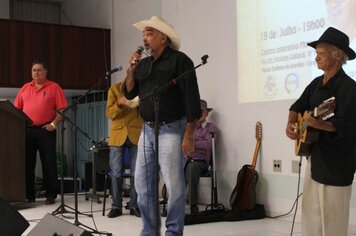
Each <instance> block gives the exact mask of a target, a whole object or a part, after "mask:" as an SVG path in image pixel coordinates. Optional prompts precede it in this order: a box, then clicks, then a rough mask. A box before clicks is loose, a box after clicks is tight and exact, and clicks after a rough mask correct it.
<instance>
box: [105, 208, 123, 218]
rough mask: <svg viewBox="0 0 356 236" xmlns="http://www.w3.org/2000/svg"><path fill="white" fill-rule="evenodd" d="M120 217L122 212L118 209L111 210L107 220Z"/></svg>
mask: <svg viewBox="0 0 356 236" xmlns="http://www.w3.org/2000/svg"><path fill="white" fill-rule="evenodd" d="M121 215H122V210H121V209H118V208H112V209H111V210H110V212H109V214H108V217H109V218H115V217H118V216H121Z"/></svg>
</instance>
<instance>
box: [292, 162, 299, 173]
mask: <svg viewBox="0 0 356 236" xmlns="http://www.w3.org/2000/svg"><path fill="white" fill-rule="evenodd" d="M292 173H297V174H298V173H299V161H296V160H293V161H292Z"/></svg>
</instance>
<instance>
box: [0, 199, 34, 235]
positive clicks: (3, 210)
mask: <svg viewBox="0 0 356 236" xmlns="http://www.w3.org/2000/svg"><path fill="white" fill-rule="evenodd" d="M28 226H30V224H29V223H28V222H27V220H26V219H25V218H24V217H23V216H22V215H21V214H20V213H19V212H18V211H17V210H15V209H14V208H13V207H12V206H11V205H10V204H8V203H7V202H6V201H5V200H4V199H2V198H1V197H0V235H21V234H22V233H23V232H24V231H25V230H26V229H27V228H28Z"/></svg>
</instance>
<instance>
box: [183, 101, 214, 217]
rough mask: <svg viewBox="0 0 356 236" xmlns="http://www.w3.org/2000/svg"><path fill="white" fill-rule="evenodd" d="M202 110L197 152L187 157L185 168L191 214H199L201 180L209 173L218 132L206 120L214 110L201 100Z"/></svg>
mask: <svg viewBox="0 0 356 236" xmlns="http://www.w3.org/2000/svg"><path fill="white" fill-rule="evenodd" d="M200 108H201V111H202V116H201V117H200V118H199V120H198V121H197V128H196V130H195V137H194V142H195V150H194V152H192V153H191V154H189V155H188V156H187V157H186V158H187V161H186V164H185V168H184V170H185V179H186V181H187V188H188V194H189V204H190V213H191V214H197V213H199V208H198V185H199V179H200V175H201V174H203V173H206V172H207V171H208V168H209V164H210V159H211V154H212V153H211V151H212V137H213V136H214V135H215V134H216V132H217V131H218V128H217V127H216V125H215V124H213V123H211V122H207V120H206V118H207V117H208V115H209V112H210V111H211V110H212V108H208V104H207V102H206V101H205V100H200Z"/></svg>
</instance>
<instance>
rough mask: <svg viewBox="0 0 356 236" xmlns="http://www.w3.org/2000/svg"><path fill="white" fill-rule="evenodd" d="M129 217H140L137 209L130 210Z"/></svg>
mask: <svg viewBox="0 0 356 236" xmlns="http://www.w3.org/2000/svg"><path fill="white" fill-rule="evenodd" d="M130 215H132V216H136V217H141V212H140V210H139V209H138V208H131V209H130Z"/></svg>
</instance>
